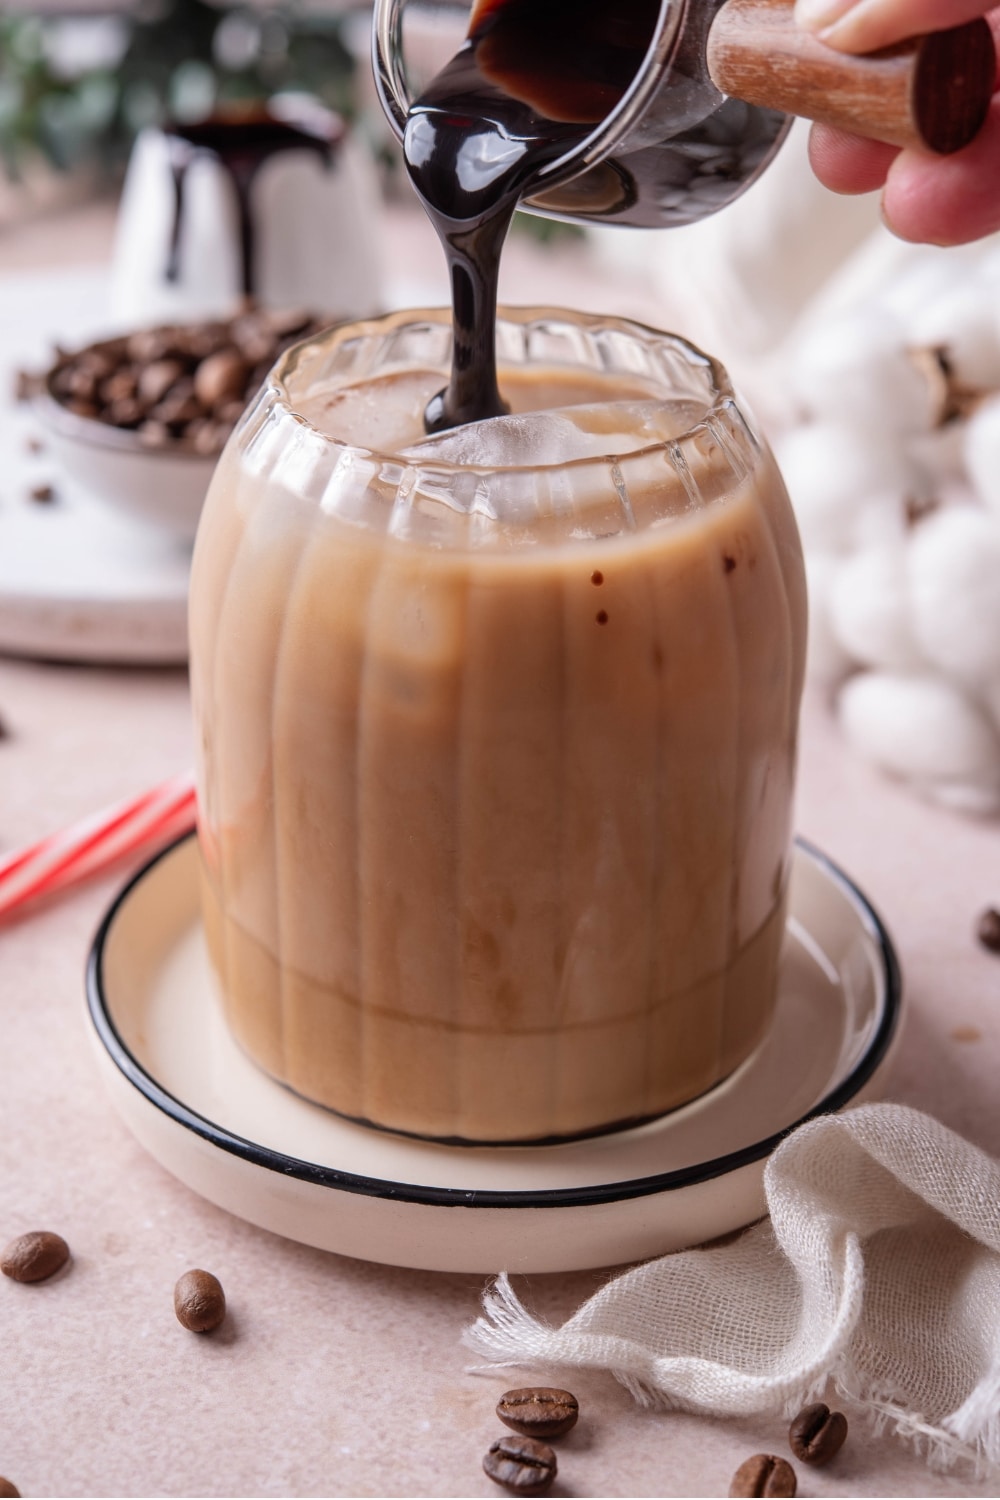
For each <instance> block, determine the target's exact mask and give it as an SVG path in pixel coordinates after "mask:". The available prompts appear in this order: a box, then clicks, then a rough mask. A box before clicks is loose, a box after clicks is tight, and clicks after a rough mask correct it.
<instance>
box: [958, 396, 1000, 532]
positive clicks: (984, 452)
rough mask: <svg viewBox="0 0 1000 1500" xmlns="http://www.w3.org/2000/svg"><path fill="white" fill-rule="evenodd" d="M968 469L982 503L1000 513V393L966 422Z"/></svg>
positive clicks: (966, 465)
mask: <svg viewBox="0 0 1000 1500" xmlns="http://www.w3.org/2000/svg"><path fill="white" fill-rule="evenodd" d="M965 471H966V473H967V474H968V476H969V481H970V483H971V484H972V487H973V489H974V490H975V492H976V494H977V495H978V497H979V499H980V500H981V501H982V502H983V504H984V505H987V506H989V508H990V509H991V510H993V511H996V512H998V513H1000V396H995V397H993V398H992V399H991V400H989V401H984V402H983V404H982V406H981V407H980V408H979V410H978V411H976V412H974V413H973V414H972V416H971V417H970V418H969V420H968V421H967V422H966V424H965Z"/></svg>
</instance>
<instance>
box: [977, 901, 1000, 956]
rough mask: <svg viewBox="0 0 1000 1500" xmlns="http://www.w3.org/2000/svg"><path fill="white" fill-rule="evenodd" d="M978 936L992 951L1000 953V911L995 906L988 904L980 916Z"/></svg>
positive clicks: (985, 946) (984, 945)
mask: <svg viewBox="0 0 1000 1500" xmlns="http://www.w3.org/2000/svg"><path fill="white" fill-rule="evenodd" d="M976 936H977V937H978V938H979V941H980V942H981V943H982V945H983V947H984V948H988V949H989V950H990V952H991V953H1000V911H997V909H996V907H995V906H988V907H987V908H986V910H985V911H984V912H983V914H982V916H981V917H980V918H979V925H978V927H977V928H976Z"/></svg>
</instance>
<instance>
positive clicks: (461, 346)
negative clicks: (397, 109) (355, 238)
mask: <svg viewBox="0 0 1000 1500" xmlns="http://www.w3.org/2000/svg"><path fill="white" fill-rule="evenodd" d="M659 12H660V0H481V3H480V4H479V5H478V6H476V7H475V8H474V11H473V21H472V29H471V31H470V34H469V37H468V40H467V41H466V42H465V44H464V46H463V47H462V48H461V50H460V51H459V52H458V53H456V55H455V56H454V57H453V58H452V59H451V61H450V62H449V63H447V64H446V65H445V67H444V68H443V69H442V70H441V72H440V73H438V75H437V76H436V77H435V78H434V80H433V81H432V82H431V84H430V85H429V87H428V88H427V89H426V90H425V92H424V93H423V94H421V96H420V97H419V98H418V99H417V100H416V102H415V103H414V104H413V106H412V107H411V109H410V111H409V113H408V116H407V124H406V132H405V135H404V140H403V151H404V155H405V158H406V165H407V169H408V171H409V174H410V179H411V181H412V182H413V185H414V187H415V188H416V190H417V193H418V195H419V197H420V199H421V201H422V203H423V205H424V208H425V209H426V211H427V213H428V215H429V217H430V219H431V222H432V224H433V225H434V228H435V230H436V231H437V234H438V236H439V238H440V240H441V242H442V245H443V246H444V250H445V254H446V256H447V259H448V269H449V275H450V279H451V296H452V312H453V327H454V350H453V356H452V369H451V381H450V383H449V385H448V387H447V388H446V389H445V390H443V391H441V392H439V393H438V395H436V396H435V397H434V398H433V400H432V401H431V402H430V403H429V405H428V407H427V411H426V414H425V425H426V428H427V431H428V432H439V431H442V430H444V429H445V428H448V427H456V426H459V425H460V424H462V423H464V422H476V421H481V420H482V419H484V418H486V417H495V416H500V415H503V414H504V413H505V412H506V411H507V407H506V405H505V403H504V401H503V399H502V397H501V395H500V391H499V389H498V387H497V375H496V304H497V284H498V281H499V274H500V251H501V249H502V247H503V242H504V240H505V238H506V235H507V230H508V229H509V227H510V221H511V219H512V218H513V215H514V210H515V208H516V207H517V204H518V201H519V200H520V199H521V198H523V197H526V196H529V195H530V193H531V191H532V189H533V188H534V187H535V186H536V185H537V183H538V181H539V177H540V174H541V173H542V171H543V169H544V168H545V167H546V166H547V165H549V163H551V162H553V161H555V160H557V159H558V158H559V157H560V156H562V155H563V154H564V153H565V152H567V151H569V150H571V149H572V147H573V146H574V145H576V144H577V143H578V142H580V141H582V140H584V139H585V138H586V137H587V136H588V135H589V134H590V133H591V131H592V130H593V129H594V126H595V125H596V124H597V123H599V122H600V121H601V120H603V119H604V118H605V117H606V116H607V115H608V114H609V113H610V111H611V110H612V109H613V108H614V106H615V105H616V104H617V103H618V102H619V100H620V99H621V98H622V96H623V94H624V93H625V91H626V89H627V88H628V86H629V84H630V83H631V82H632V80H633V78H634V77H635V76H636V74H637V73H638V71H639V68H640V66H641V64H642V60H643V58H644V56H645V54H646V51H647V49H648V47H649V43H650V41H651V39H652V36H653V32H654V29H655V26H656V21H657V18H658V16H659Z"/></svg>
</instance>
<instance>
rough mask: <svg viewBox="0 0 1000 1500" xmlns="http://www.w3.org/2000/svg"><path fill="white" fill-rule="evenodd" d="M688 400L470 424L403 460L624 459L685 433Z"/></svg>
mask: <svg viewBox="0 0 1000 1500" xmlns="http://www.w3.org/2000/svg"><path fill="white" fill-rule="evenodd" d="M697 415H698V408H697V406H696V405H695V404H694V403H689V402H663V401H651V400H650V401H645V400H639V401H602V402H598V403H594V404H592V405H590V404H588V405H580V406H564V407H559V408H556V409H553V410H551V411H533V412H523V413H518V414H516V415H512V416H507V417H489V418H487V419H486V420H485V421H483V422H469V423H467V424H465V425H464V426H462V427H453V428H451V429H450V430H449V431H448V432H439V433H432V434H431V435H430V436H429V437H426V438H423V439H422V440H421V441H420V442H417V443H411V444H410V446H409V447H407V448H406V449H405V450H404V451H403V452H402V453H401V454H400V457H402V458H406V459H409V460H410V461H411V462H418V463H422V462H430V463H433V462H435V461H439V462H442V463H448V464H461V465H474V466H478V467H481V468H534V467H545V466H550V465H556V464H566V463H572V462H573V461H574V460H575V459H581V458H604V457H620V456H622V455H623V454H626V453H635V452H637V451H639V450H640V449H642V448H648V447H650V446H652V445H653V444H655V443H663V442H668V441H670V440H671V439H673V438H676V437H679V436H680V435H681V434H682V433H684V432H685V431H686V430H687V428H688V427H689V426H690V425H691V423H692V422H693V421H694V420H696V419H697Z"/></svg>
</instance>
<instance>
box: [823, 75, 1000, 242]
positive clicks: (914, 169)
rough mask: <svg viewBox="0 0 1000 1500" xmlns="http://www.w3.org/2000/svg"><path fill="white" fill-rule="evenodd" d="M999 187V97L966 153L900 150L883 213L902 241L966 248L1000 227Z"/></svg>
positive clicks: (884, 193)
mask: <svg viewBox="0 0 1000 1500" xmlns="http://www.w3.org/2000/svg"><path fill="white" fill-rule="evenodd" d="M848 175H849V174H848ZM998 184H1000V96H998V97H997V98H995V99H994V100H993V103H992V105H991V106H990V113H989V115H988V117H987V120H986V124H985V125H984V126H983V128H982V130H981V131H980V132H979V135H978V136H977V137H976V139H975V140H974V141H973V142H972V144H971V145H970V146H966V148H965V150H964V151H959V152H957V153H956V154H955V155H954V156H947V157H943V158H934V157H929V156H924V155H923V154H922V153H920V152H917V151H902V152H900V154H899V155H898V156H897V157H896V158H895V160H894V161H893V162H892V163H891V164H890V166H889V170H888V176H887V180H886V185H885V190H884V192H883V195H882V206H883V213H884V215H885V220H886V223H887V224H888V226H889V228H890V229H891V230H892V231H893V233H894V234H897V235H899V237H900V239H904V240H918V241H921V242H924V243H927V244H932V245H963V244H965V243H967V242H968V241H969V240H976V239H981V238H982V237H983V236H984V235H987V234H992V233H993V232H994V231H995V230H997V229H1000V191H998Z"/></svg>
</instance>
